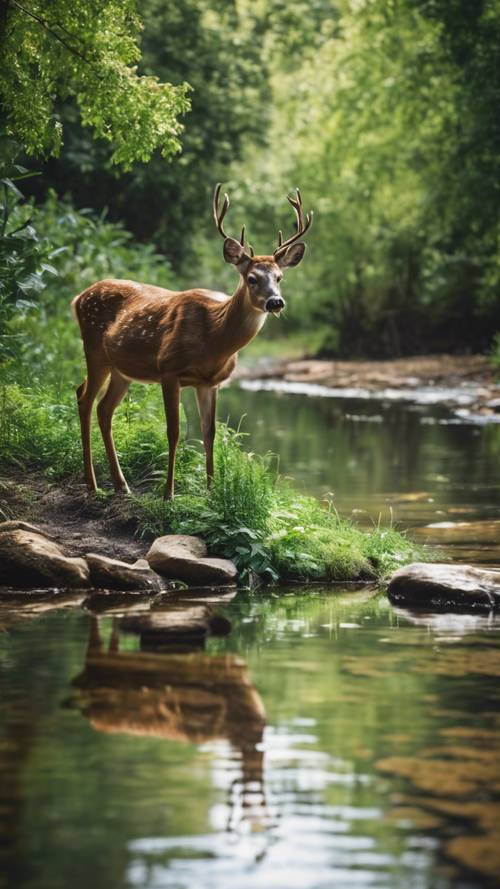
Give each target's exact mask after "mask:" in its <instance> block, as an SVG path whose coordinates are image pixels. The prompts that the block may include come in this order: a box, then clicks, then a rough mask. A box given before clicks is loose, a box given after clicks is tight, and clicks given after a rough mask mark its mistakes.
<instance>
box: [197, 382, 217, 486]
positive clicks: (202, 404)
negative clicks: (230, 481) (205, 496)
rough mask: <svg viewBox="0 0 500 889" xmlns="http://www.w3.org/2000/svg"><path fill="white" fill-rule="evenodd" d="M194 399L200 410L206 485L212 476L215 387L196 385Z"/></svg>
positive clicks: (210, 482) (209, 482)
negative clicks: (205, 463)
mask: <svg viewBox="0 0 500 889" xmlns="http://www.w3.org/2000/svg"><path fill="white" fill-rule="evenodd" d="M196 399H197V401H198V410H199V412H200V420H201V433H202V435H203V444H204V446H205V455H206V461H207V482H208V487H210V485H211V484H212V479H213V477H214V438H215V410H216V406H217V388H212V387H210V386H197V388H196Z"/></svg>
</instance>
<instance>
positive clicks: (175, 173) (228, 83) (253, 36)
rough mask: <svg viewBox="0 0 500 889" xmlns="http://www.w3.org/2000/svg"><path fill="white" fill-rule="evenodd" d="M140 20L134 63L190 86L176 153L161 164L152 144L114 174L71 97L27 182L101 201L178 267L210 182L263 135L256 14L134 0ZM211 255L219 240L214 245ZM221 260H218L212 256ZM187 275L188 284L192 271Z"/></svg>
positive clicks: (188, 1)
mask: <svg viewBox="0 0 500 889" xmlns="http://www.w3.org/2000/svg"><path fill="white" fill-rule="evenodd" d="M138 8H139V12H140V15H141V18H142V19H143V22H144V32H143V35H142V40H141V50H142V59H141V63H140V66H141V67H140V70H141V71H143V72H144V73H145V74H147V75H150V74H153V73H154V74H156V75H158V76H159V77H160V78H161V80H162V81H165V82H171V83H180V82H182V81H184V80H188V81H189V83H190V84H191V86H192V88H193V89H192V93H191V94H190V100H191V110H190V113H189V115H188V116H187V117H186V122H185V132H184V133H183V136H182V155H181V156H180V157H179V159H178V160H176V162H175V163H173V164H166V163H165V162H164V160H163V159H162V157H160V155H159V153H158V152H156V153H155V154H153V156H152V157H151V159H150V161H149V163H148V164H146V165H142V164H136V165H135V166H134V168H133V170H132V171H131V172H130V173H129V174H127V175H122V176H120V177H118V176H117V175H116V170H115V169H114V168H112V167H111V165H110V155H111V149H110V148H109V147H108V146H107V145H105V144H104V143H103V142H102V141H97V142H96V141H95V140H93V139H92V138H91V134H90V133H89V131H88V130H86V129H84V128H82V126H81V123H80V120H79V115H78V113H77V109H76V108H75V107H74V104H72V103H65V104H64V105H63V106H62V107H61V119H62V121H63V123H64V131H65V144H64V148H63V150H62V153H61V157H60V158H59V159H58V160H57V161H54V160H49V161H48V162H47V163H46V165H45V166H44V168H43V178H41V179H38V180H37V181H36V182H33V185H32V187H33V191H34V193H35V194H36V196H37V199H41V198H43V197H44V195H45V194H46V190H47V188H49V187H53V188H55V189H56V191H57V193H58V194H59V195H62V194H64V193H65V192H66V191H68V190H69V191H70V192H71V194H72V195H73V198H74V201H75V204H76V206H78V207H82V206H83V207H85V206H88V205H90V206H92V207H95V208H96V209H97V210H98V211H99V212H100V211H101V210H102V209H103V208H104V207H106V206H108V207H109V208H110V213H111V217H112V218H113V219H116V218H119V219H121V220H123V221H124V222H125V224H126V226H127V228H128V229H130V231H132V232H134V234H135V235H136V236H137V237H139V238H140V239H141V240H144V241H146V240H147V241H148V242H153V243H154V244H155V245H156V247H157V248H159V249H160V250H162V251H163V252H164V253H166V254H167V255H168V256H169V258H170V260H171V261H172V262H173V263H174V265H175V267H176V268H177V269H179V268H180V266H181V264H182V262H184V269H187V264H188V262H190V261H191V259H192V252H193V247H194V246H196V244H197V243H198V241H199V239H200V236H204V235H205V234H206V232H209V234H210V237H213V235H212V229H211V225H212V223H211V216H210V203H211V196H212V191H213V187H214V184H215V182H216V181H218V180H219V179H227V175H228V170H229V168H230V165H231V163H232V162H233V161H234V160H235V159H238V158H239V157H240V156H241V154H242V151H243V149H244V147H245V144H246V143H248V142H251V144H252V145H254V146H255V145H261V144H263V143H264V141H265V136H266V132H267V126H268V123H267V122H268V117H269V115H270V107H269V95H268V91H267V71H266V65H265V63H264V61H263V56H262V40H261V34H260V30H261V28H262V24H261V21H260V18H259V17H258V15H257V13H256V12H255V9H254V8H251V9H248V10H245V11H244V14H242V13H241V11H240V9H239V4H238V3H236V2H235V0H222V2H220V0H217V2H216V0H169V2H167V0H139V3H138ZM219 256H220V248H219ZM221 265H222V264H221V263H220V260H219V266H221ZM188 283H189V284H190V285H191V286H192V285H193V283H194V282H193V279H192V278H190V280H189V281H188Z"/></svg>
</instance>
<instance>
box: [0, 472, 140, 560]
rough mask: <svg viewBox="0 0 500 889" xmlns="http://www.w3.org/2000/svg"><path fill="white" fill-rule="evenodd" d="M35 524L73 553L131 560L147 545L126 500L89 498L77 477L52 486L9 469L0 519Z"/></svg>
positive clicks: (0, 494)
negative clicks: (141, 536)
mask: <svg viewBox="0 0 500 889" xmlns="http://www.w3.org/2000/svg"><path fill="white" fill-rule="evenodd" d="M8 519H20V520H23V521H27V522H32V523H34V524H36V525H37V526H38V527H39V528H40V529H41V530H42V531H44V532H45V533H46V534H50V535H51V536H52V537H53V539H54V540H55V541H56V542H57V543H59V544H61V545H64V546H65V547H67V549H68V550H70V551H71V554H72V555H75V556H78V555H85V553H88V552H98V553H102V554H103V555H105V556H109V557H110V558H115V559H124V560H125V561H132V560H133V559H137V558H140V557H141V556H143V555H144V552H145V550H146V549H147V548H148V544H147V542H146V541H145V540H141V539H140V538H139V537H138V536H136V535H137V525H138V522H137V519H136V518H135V517H134V514H133V507H132V506H131V504H130V501H129V500H127V499H126V498H121V497H112V498H102V499H100V498H96V497H90V496H89V495H88V493H87V490H86V488H85V485H84V484H82V483H79V482H77V481H73V482H71V483H66V484H65V485H58V484H51V483H50V482H48V481H47V480H46V479H44V478H43V476H42V475H41V474H38V473H26V472H23V473H16V474H12V473H10V474H9V476H8V477H7V476H2V477H1V479H0V521H2V520H8Z"/></svg>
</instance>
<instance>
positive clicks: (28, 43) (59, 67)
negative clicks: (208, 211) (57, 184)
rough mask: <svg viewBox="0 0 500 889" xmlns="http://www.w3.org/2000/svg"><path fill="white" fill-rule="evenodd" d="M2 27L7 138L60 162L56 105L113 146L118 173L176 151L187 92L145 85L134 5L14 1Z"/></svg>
mask: <svg viewBox="0 0 500 889" xmlns="http://www.w3.org/2000/svg"><path fill="white" fill-rule="evenodd" d="M0 28H1V31H0V34H1V50H2V66H1V68H0V98H1V102H2V107H3V113H4V115H5V118H6V127H7V132H8V134H9V135H11V136H12V137H13V138H15V139H16V140H17V141H18V142H20V143H21V144H22V145H23V146H24V148H25V150H26V152H27V153H28V154H33V155H45V156H46V155H58V154H59V153H60V150H61V145H62V141H63V126H62V123H61V117H60V114H59V105H60V103H61V102H66V101H68V100H69V99H73V100H74V102H75V104H76V106H77V108H78V111H79V114H80V117H81V122H82V124H83V126H84V127H90V128H92V130H93V134H94V136H96V137H99V138H100V139H104V140H106V141H107V142H110V143H111V144H112V146H113V149H112V152H111V156H110V160H111V162H112V163H113V164H119V165H121V166H122V167H124V168H128V167H130V165H131V164H132V162H133V161H136V160H140V161H147V160H149V158H150V157H151V155H152V153H153V151H154V150H155V149H156V148H158V149H160V150H161V153H162V155H163V157H165V158H168V157H170V156H171V155H172V154H174V153H175V152H177V151H179V149H180V141H179V134H180V132H181V129H182V126H181V124H180V122H179V119H178V118H179V115H181V114H182V113H184V112H185V111H187V110H188V109H189V101H188V99H187V91H188V85H187V84H186V83H179V84H177V85H173V84H171V83H160V82H159V80H158V78H157V77H156V76H154V75H149V76H139V74H138V72H137V67H136V64H135V63H137V62H138V61H139V59H140V50H139V47H138V42H137V40H138V33H139V30H140V28H141V23H140V20H139V18H138V16H137V12H136V4H135V0H51V3H50V4H47V3H44V2H43V0H22V2H20V0H7V2H5V3H4V4H3V6H2V18H1V20H0Z"/></svg>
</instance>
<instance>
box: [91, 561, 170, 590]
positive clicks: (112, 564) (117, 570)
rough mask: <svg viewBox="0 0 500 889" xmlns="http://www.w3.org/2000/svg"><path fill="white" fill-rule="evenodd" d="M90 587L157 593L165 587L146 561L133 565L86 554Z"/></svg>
mask: <svg viewBox="0 0 500 889" xmlns="http://www.w3.org/2000/svg"><path fill="white" fill-rule="evenodd" d="M85 558H86V560H87V564H88V566H89V569H90V582H91V584H92V586H96V587H105V588H107V589H113V590H147V591H150V592H155V593H159V592H161V590H164V589H165V588H166V586H167V584H166V582H165V581H164V579H163V578H162V577H160V576H159V575H158V574H156V573H155V572H154V571H152V570H151V568H150V567H149V565H148V563H147V561H146V559H137V561H136V562H134V563H133V564H129V563H128V562H122V561H120V560H119V559H110V558H108V557H107V556H101V555H99V554H98V553H86V555H85Z"/></svg>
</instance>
